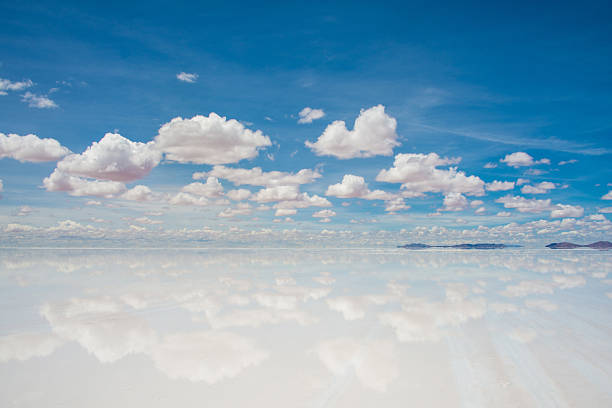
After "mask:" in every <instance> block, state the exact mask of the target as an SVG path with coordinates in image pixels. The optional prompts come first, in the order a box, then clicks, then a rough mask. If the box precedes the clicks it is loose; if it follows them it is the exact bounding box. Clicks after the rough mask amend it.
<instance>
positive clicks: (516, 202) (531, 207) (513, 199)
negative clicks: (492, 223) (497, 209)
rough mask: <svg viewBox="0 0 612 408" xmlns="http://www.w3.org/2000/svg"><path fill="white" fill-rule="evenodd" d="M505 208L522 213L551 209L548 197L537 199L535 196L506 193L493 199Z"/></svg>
mask: <svg viewBox="0 0 612 408" xmlns="http://www.w3.org/2000/svg"><path fill="white" fill-rule="evenodd" d="M495 202H496V203H501V204H503V205H504V207H505V208H514V209H516V210H518V211H519V212H522V213H539V212H542V211H547V210H550V209H551V202H550V199H546V200H537V199H535V198H529V199H527V198H525V197H521V196H512V195H506V196H503V197H501V198H498V199H497V200H495Z"/></svg>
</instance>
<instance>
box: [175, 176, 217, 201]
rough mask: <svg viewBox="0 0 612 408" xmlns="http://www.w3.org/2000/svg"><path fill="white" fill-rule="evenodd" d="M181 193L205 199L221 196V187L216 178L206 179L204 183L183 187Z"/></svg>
mask: <svg viewBox="0 0 612 408" xmlns="http://www.w3.org/2000/svg"><path fill="white" fill-rule="evenodd" d="M181 191H183V192H185V193H190V194H194V195H197V196H202V197H207V198H218V197H221V196H223V186H222V185H221V183H219V180H218V179H217V178H216V177H208V178H207V179H206V183H191V184H189V185H186V186H185V187H183V188H182V189H181Z"/></svg>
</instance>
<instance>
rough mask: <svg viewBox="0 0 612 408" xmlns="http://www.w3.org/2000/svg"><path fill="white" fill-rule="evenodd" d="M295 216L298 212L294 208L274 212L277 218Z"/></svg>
mask: <svg viewBox="0 0 612 408" xmlns="http://www.w3.org/2000/svg"><path fill="white" fill-rule="evenodd" d="M295 214H297V210H296V209H293V208H279V209H278V210H276V211H275V212H274V216H275V217H287V216H289V215H295Z"/></svg>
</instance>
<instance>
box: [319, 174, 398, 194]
mask: <svg viewBox="0 0 612 408" xmlns="http://www.w3.org/2000/svg"><path fill="white" fill-rule="evenodd" d="M325 195H327V196H332V197H338V198H362V199H364V200H392V199H394V198H395V197H396V195H395V194H391V193H387V192H385V191H382V190H374V191H371V190H370V189H368V185H367V184H366V182H365V180H364V178H363V177H359V176H354V175H352V174H346V175H344V177H343V178H342V182H341V183H338V184H332V185H331V186H329V187H327V191H326V192H325Z"/></svg>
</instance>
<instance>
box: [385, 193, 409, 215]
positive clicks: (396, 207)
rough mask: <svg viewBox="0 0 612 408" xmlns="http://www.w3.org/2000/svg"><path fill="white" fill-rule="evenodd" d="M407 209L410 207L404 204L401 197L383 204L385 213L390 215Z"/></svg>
mask: <svg viewBox="0 0 612 408" xmlns="http://www.w3.org/2000/svg"><path fill="white" fill-rule="evenodd" d="M409 208H410V206H409V205H407V204H406V203H405V202H404V199H403V198H402V197H396V198H394V199H392V200H389V201H386V202H385V211H386V212H388V213H391V214H393V213H395V212H397V211H401V210H408V209H409Z"/></svg>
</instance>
